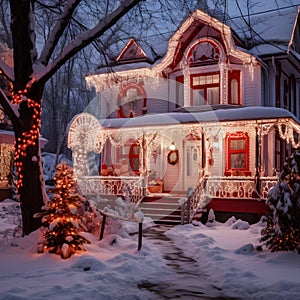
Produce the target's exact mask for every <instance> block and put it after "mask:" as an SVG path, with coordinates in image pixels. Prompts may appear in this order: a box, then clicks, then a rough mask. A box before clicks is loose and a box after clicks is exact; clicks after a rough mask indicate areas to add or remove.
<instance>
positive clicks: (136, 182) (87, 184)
mask: <svg viewBox="0 0 300 300" xmlns="http://www.w3.org/2000/svg"><path fill="white" fill-rule="evenodd" d="M143 182H144V180H143V177H138V176H120V177H117V176H81V177H79V178H78V184H79V187H80V189H81V191H82V193H83V194H84V195H85V196H90V197H91V196H96V195H101V194H102V195H118V196H124V197H129V198H130V201H131V202H134V203H136V204H138V203H139V202H141V200H142V199H143V195H144V188H143V186H144V184H143Z"/></svg>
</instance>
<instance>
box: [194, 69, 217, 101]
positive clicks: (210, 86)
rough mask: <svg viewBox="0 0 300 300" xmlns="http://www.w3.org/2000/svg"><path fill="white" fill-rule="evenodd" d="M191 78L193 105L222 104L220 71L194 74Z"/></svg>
mask: <svg viewBox="0 0 300 300" xmlns="http://www.w3.org/2000/svg"><path fill="white" fill-rule="evenodd" d="M190 78H191V100H192V101H191V104H192V105H193V106H197V105H202V104H209V105H213V104H220V72H211V73H203V74H193V75H191V77H190ZM203 99H204V100H206V103H205V101H203Z"/></svg>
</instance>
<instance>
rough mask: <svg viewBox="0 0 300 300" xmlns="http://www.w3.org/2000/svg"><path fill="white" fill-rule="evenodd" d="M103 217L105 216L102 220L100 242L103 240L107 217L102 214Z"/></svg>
mask: <svg viewBox="0 0 300 300" xmlns="http://www.w3.org/2000/svg"><path fill="white" fill-rule="evenodd" d="M102 216H103V219H102V224H101V230H100V237H99V240H100V241H101V240H102V239H103V234H104V228H105V222H106V215H104V214H102Z"/></svg>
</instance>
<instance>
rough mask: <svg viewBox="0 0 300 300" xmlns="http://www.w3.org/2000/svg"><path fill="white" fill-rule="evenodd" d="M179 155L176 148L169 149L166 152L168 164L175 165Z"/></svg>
mask: <svg viewBox="0 0 300 300" xmlns="http://www.w3.org/2000/svg"><path fill="white" fill-rule="evenodd" d="M178 159H179V155H178V150H171V151H169V153H168V163H169V164H170V165H176V164H177V163H178Z"/></svg>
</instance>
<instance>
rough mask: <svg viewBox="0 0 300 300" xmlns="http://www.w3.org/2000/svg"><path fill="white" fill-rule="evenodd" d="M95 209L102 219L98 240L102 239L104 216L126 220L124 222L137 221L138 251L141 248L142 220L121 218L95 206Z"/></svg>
mask: <svg viewBox="0 0 300 300" xmlns="http://www.w3.org/2000/svg"><path fill="white" fill-rule="evenodd" d="M96 210H97V211H98V212H99V213H100V214H101V215H102V217H103V219H102V224H101V229H100V236H99V240H100V241H101V240H102V239H103V235H104V229H105V222H106V218H107V217H109V218H113V219H117V220H121V221H126V222H135V223H138V251H140V250H141V248H142V237H143V236H142V231H143V220H136V219H126V218H123V217H121V216H117V215H114V214H110V213H108V212H106V211H104V210H100V209H98V208H96Z"/></svg>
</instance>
